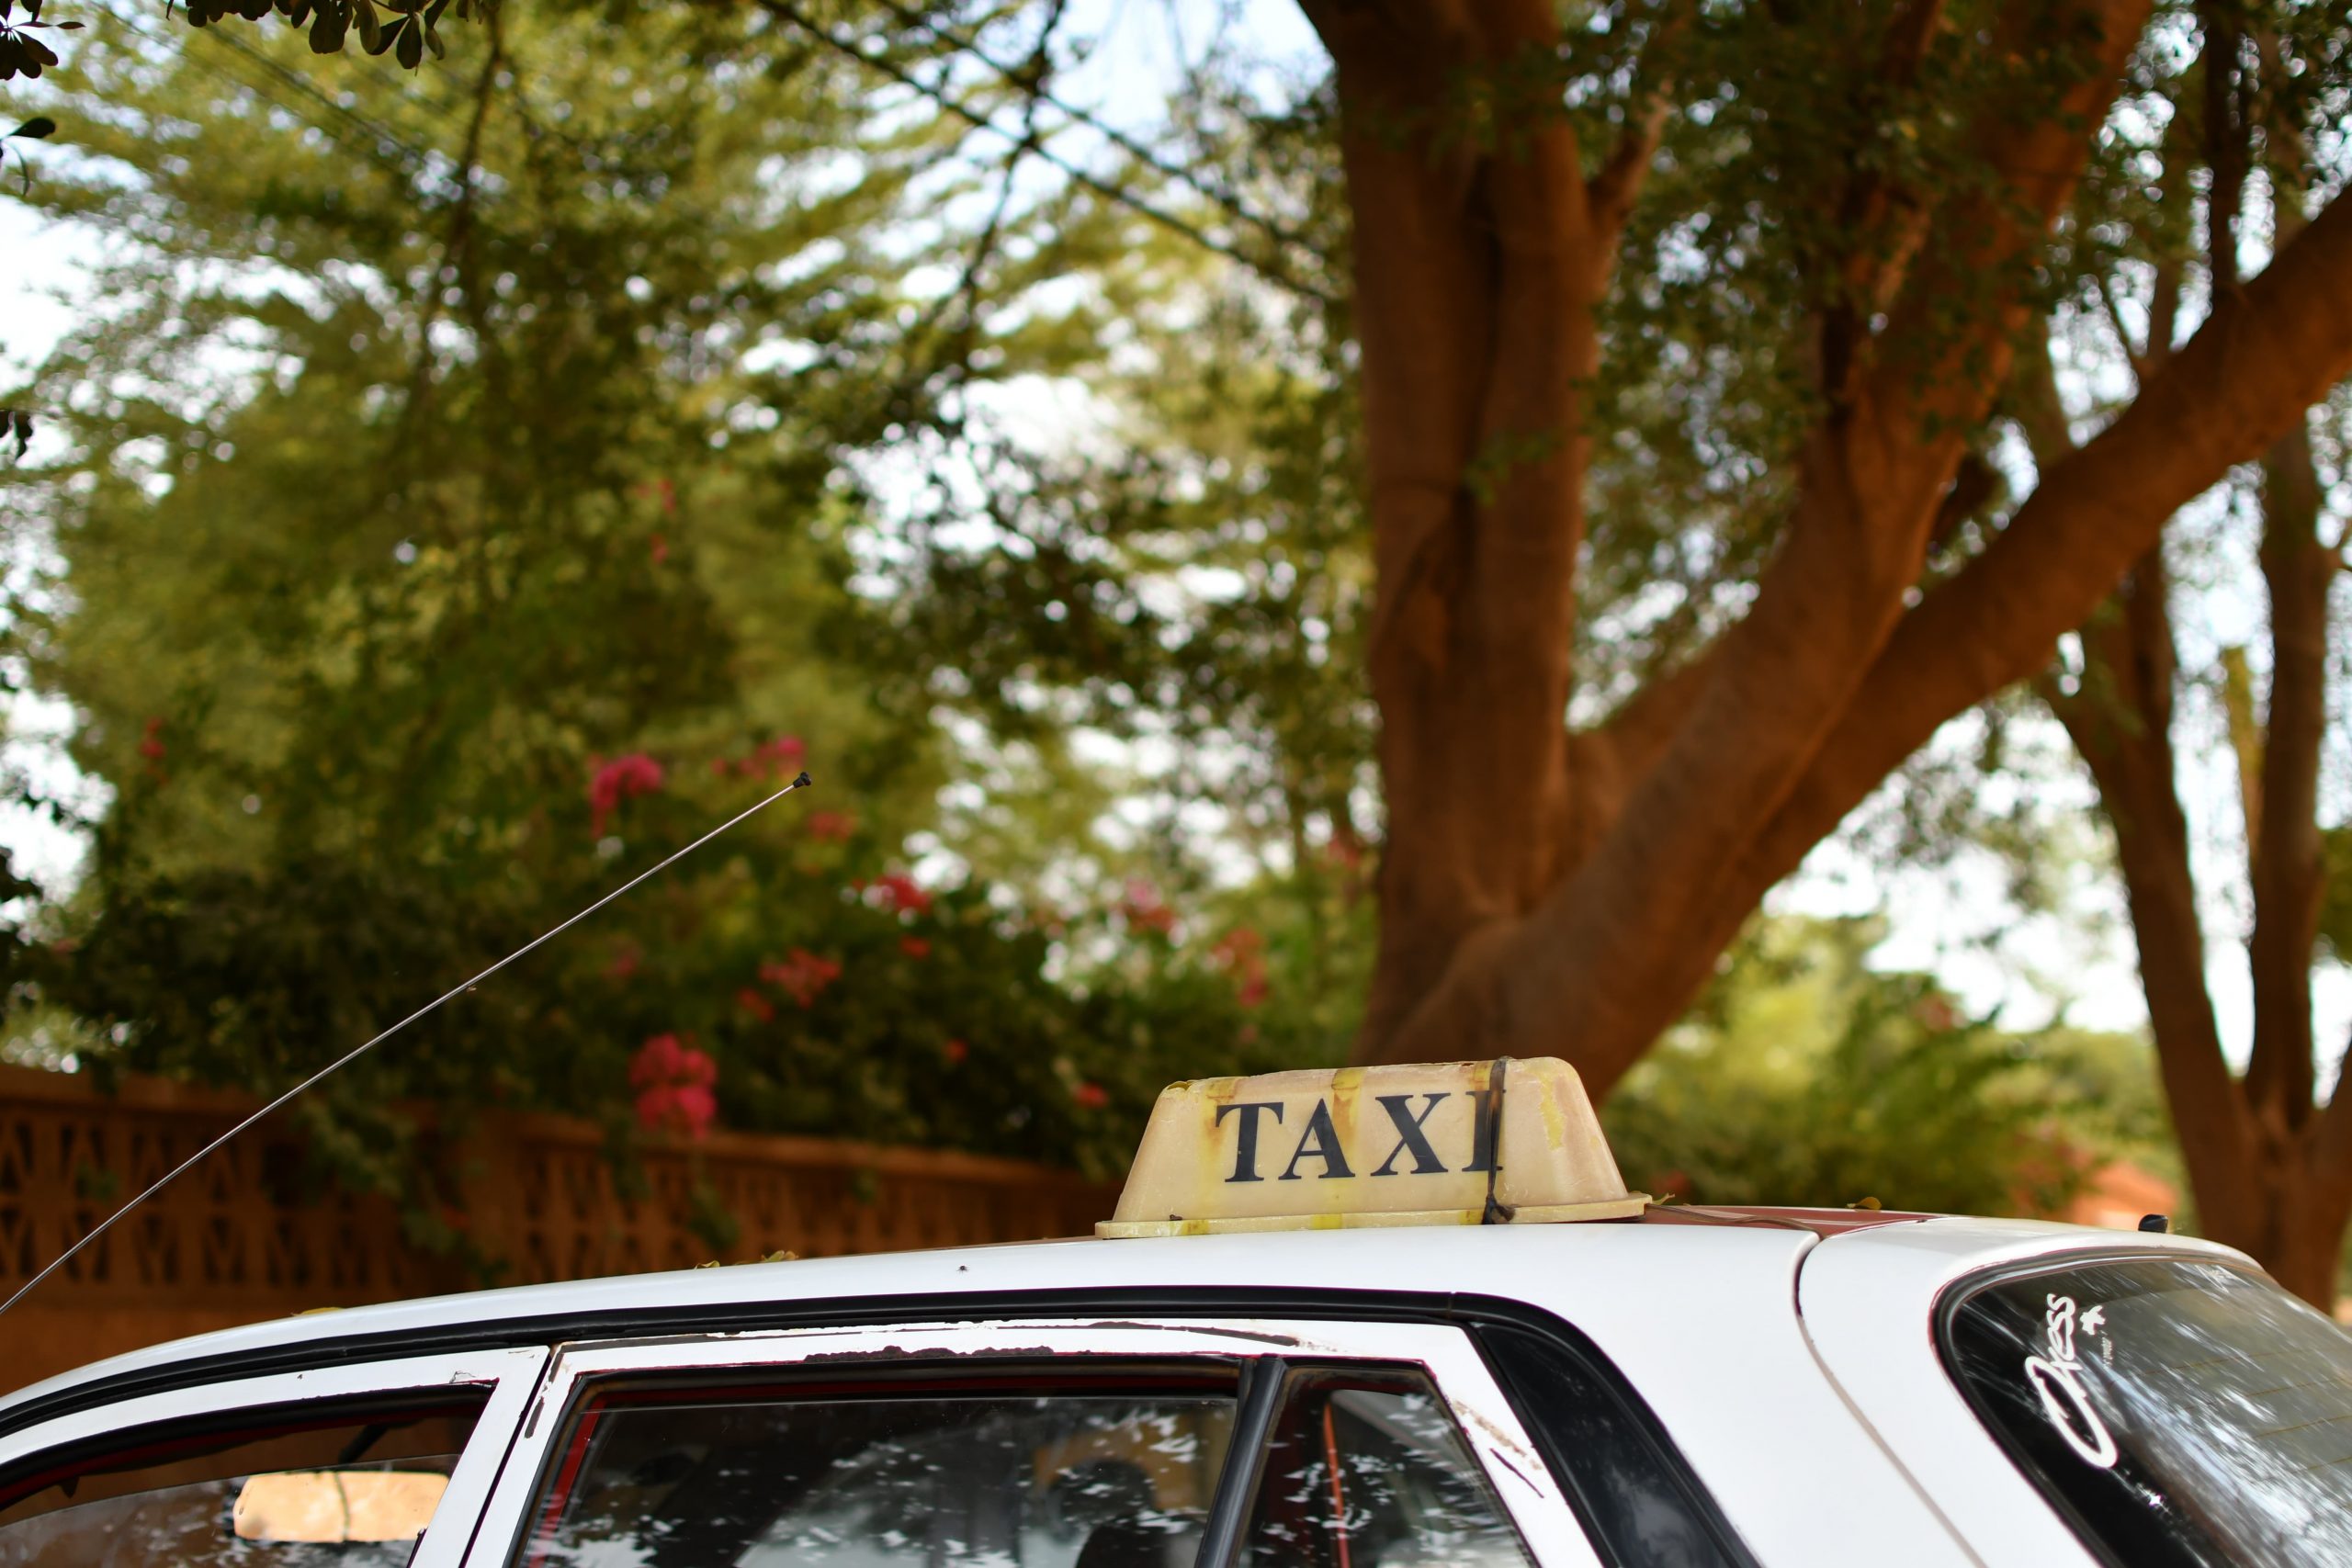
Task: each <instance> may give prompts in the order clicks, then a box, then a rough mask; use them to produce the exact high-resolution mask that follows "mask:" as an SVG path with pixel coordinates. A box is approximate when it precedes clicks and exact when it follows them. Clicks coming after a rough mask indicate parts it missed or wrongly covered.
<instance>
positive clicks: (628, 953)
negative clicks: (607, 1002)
mask: <svg viewBox="0 0 2352 1568" xmlns="http://www.w3.org/2000/svg"><path fill="white" fill-rule="evenodd" d="M644 961H645V953H644V952H643V950H641V949H640V948H639V946H638V945H637V943H635V942H623V943H621V944H620V946H618V947H616V948H615V949H614V950H613V955H612V957H611V958H609V959H607V960H606V961H605V979H607V980H626V979H628V977H629V976H632V975H634V974H636V973H637V966H638V965H639V964H641V963H643V962H644Z"/></svg>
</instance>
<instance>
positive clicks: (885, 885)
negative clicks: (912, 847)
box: [874, 871, 931, 915]
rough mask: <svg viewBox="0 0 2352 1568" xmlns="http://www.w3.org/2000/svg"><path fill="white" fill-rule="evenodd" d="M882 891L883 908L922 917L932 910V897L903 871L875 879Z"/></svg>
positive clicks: (876, 884)
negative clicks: (924, 913)
mask: <svg viewBox="0 0 2352 1568" xmlns="http://www.w3.org/2000/svg"><path fill="white" fill-rule="evenodd" d="M874 886H876V887H877V888H879V889H880V890H881V893H882V907H883V908H886V909H890V910H894V911H896V912H897V913H899V914H902V915H920V914H922V913H923V912H924V911H926V910H928V909H929V908H931V895H930V894H928V893H926V892H924V891H923V890H922V885H921V884H920V883H918V882H916V881H915V879H914V878H913V877H911V876H910V875H908V874H906V873H905V872H903V871H893V872H889V873H887V874H883V875H881V876H877V877H876V878H875V879H874Z"/></svg>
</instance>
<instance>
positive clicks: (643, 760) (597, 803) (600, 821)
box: [588, 751, 663, 839]
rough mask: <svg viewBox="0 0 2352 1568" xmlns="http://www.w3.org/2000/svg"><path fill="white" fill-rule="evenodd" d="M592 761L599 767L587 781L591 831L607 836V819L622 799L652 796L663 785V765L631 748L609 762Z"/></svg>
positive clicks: (601, 836)
mask: <svg viewBox="0 0 2352 1568" xmlns="http://www.w3.org/2000/svg"><path fill="white" fill-rule="evenodd" d="M589 764H590V765H591V766H592V767H594V769H595V770H596V771H595V773H594V776H592V777H591V778H590V779H589V781H588V806H589V810H590V812H591V814H592V821H591V831H592V832H594V835H595V836H596V837H597V838H600V839H601V838H603V837H604V836H605V820H606V818H610V817H611V816H612V814H613V813H614V812H616V811H617V810H619V809H620V806H621V802H622V801H624V800H628V799H631V798H633V797H634V796H637V795H652V794H655V793H656V792H658V791H659V790H660V789H661V788H662V776H663V775H662V764H661V763H659V762H657V761H654V760H653V759H652V758H650V757H649V756H647V755H646V754H645V753H644V752H642V751H632V752H630V753H629V754H628V756H626V757H616V758H614V759H613V760H612V761H609V762H606V761H602V760H600V759H598V758H594V757H592V758H590V759H589Z"/></svg>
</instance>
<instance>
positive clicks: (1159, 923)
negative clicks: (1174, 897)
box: [1119, 878, 1176, 936]
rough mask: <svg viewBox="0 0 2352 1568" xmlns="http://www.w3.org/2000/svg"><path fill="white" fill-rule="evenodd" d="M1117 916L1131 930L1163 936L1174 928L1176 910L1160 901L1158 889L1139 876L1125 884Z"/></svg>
mask: <svg viewBox="0 0 2352 1568" xmlns="http://www.w3.org/2000/svg"><path fill="white" fill-rule="evenodd" d="M1119 916H1120V918H1121V919H1124V920H1125V921H1126V923H1127V929H1128V930H1129V931H1151V932H1153V933H1155V934H1157V935H1160V936H1165V935H1167V934H1168V933H1169V932H1170V931H1173V930H1175V929H1176V911H1175V910H1173V909H1171V908H1169V907H1168V906H1167V905H1166V904H1164V903H1162V902H1160V898H1159V893H1158V891H1156V890H1155V889H1154V888H1153V887H1152V886H1151V884H1150V883H1148V882H1145V881H1143V880H1142V879H1141V878H1137V879H1136V880H1135V881H1132V882H1130V883H1128V884H1127V890H1126V896H1125V897H1123V898H1121V899H1120V900H1119Z"/></svg>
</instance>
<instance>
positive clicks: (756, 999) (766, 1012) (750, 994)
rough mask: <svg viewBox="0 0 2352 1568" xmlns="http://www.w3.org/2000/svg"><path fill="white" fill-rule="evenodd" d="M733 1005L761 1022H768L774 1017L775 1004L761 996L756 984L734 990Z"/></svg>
mask: <svg viewBox="0 0 2352 1568" xmlns="http://www.w3.org/2000/svg"><path fill="white" fill-rule="evenodd" d="M735 1005H736V1006H738V1007H740V1008H741V1009H742V1010H744V1011H745V1012H748V1013H750V1014H751V1015H752V1017H753V1018H756V1019H758V1020H759V1021H761V1022H762V1023H770V1022H773V1021H775V1003H774V1002H772V1001H770V1000H768V999H767V998H766V997H764V996H763V995H762V994H761V993H760V990H759V987H756V986H746V987H743V988H742V989H741V990H740V991H738V992H736V993H735Z"/></svg>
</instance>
